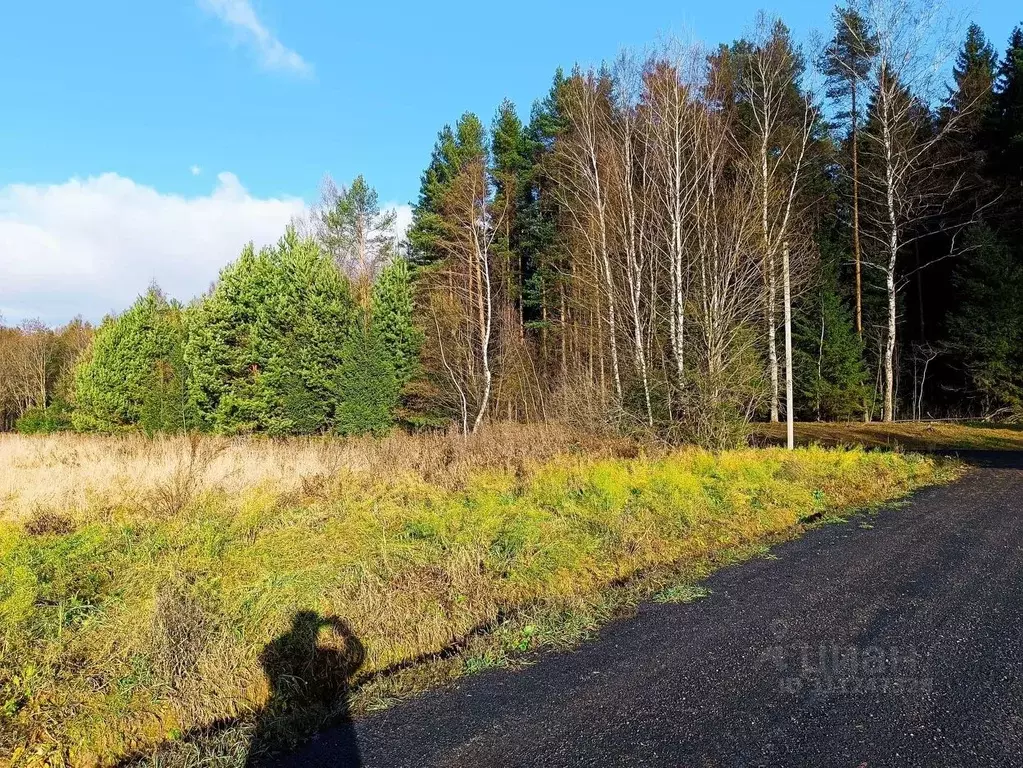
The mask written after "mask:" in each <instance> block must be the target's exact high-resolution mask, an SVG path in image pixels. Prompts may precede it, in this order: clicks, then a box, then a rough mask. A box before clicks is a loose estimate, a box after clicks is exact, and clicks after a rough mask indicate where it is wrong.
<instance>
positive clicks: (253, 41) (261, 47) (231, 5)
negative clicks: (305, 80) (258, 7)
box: [199, 0, 313, 76]
mask: <svg viewBox="0 0 1023 768" xmlns="http://www.w3.org/2000/svg"><path fill="white" fill-rule="evenodd" d="M199 5H200V6H201V7H203V8H204V9H205V10H207V11H208V12H209V13H212V14H213V15H214V16H216V17H217V18H218V19H220V20H221V21H222V22H223V23H224V24H226V25H227V26H228V27H230V28H231V29H232V30H234V31H235V33H236V34H237V35H238V36H239V38H240V39H241V40H243V41H245V43H246V44H248V45H250V46H252V48H253V49H254V50H255V52H256V54H257V55H258V56H259V60H260V62H261V63H262V64H263V66H264V67H266V68H267V69H272V70H276V71H281V72H291V73H292V74H296V75H302V76H309V75H312V73H313V68H312V65H311V64H310V63H309V62H307V61H306V60H305V59H303V58H302V57H301V56H300V55H299V54H298V53H297V52H295V51H293V50H291V49H290V48H288V47H287V46H285V45H284V44H283V43H282V42H281V41H280V40H278V39H277V36H276V35H274V33H273V32H271V31H270V30H269V29H267V28H266V26H265V25H264V24H263V22H262V21H260V20H259V17H258V16H257V15H256V11H255V10H254V9H253V8H252V3H251V2H250V0H199Z"/></svg>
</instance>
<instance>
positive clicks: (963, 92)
mask: <svg viewBox="0 0 1023 768" xmlns="http://www.w3.org/2000/svg"><path fill="white" fill-rule="evenodd" d="M997 64H998V56H997V54H995V49H994V47H993V46H992V45H991V44H990V43H989V42H988V41H987V38H986V37H984V32H983V30H981V28H980V27H979V26H977V25H976V24H971V25H970V27H969V29H968V30H967V31H966V40H964V41H963V47H962V48H960V49H959V54H958V55H957V56H956V62H955V66H954V68H953V70H952V78H953V80H954V83H955V84H954V86H953V87H950V88H949V100H948V102H949V103H948V106H949V111H950V112H951V113H952V114H958V115H961V116H962V120H963V123H964V124H963V125H960V126H959V130H960V131H961V132H962V133H965V134H967V135H968V136H971V137H976V136H977V134H979V133H980V131H981V128H982V127H983V125H984V123H985V121H987V120H988V119H989V116H990V112H991V109H992V107H993V102H994V84H995V67H996V65H997Z"/></svg>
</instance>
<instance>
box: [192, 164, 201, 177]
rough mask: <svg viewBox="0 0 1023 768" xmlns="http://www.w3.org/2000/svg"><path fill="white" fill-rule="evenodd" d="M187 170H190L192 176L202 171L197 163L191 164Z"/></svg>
mask: <svg viewBox="0 0 1023 768" xmlns="http://www.w3.org/2000/svg"><path fill="white" fill-rule="evenodd" d="M189 170H191V171H192V175H193V176H198V175H199V174H200V173H202V168H201V167H200V166H198V165H193V166H192V167H191V168H190V169H189Z"/></svg>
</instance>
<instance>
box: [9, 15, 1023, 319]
mask: <svg viewBox="0 0 1023 768" xmlns="http://www.w3.org/2000/svg"><path fill="white" fill-rule="evenodd" d="M6 5H7V7H6V8H5V9H4V12H3V14H4V22H3V24H2V25H0V94H2V97H3V99H2V104H3V116H4V119H3V120H0V313H3V315H4V316H5V318H6V320H7V321H8V322H11V321H18V320H21V319H24V318H25V317H28V316H32V315H41V316H42V317H43V318H44V319H45V320H48V321H50V322H58V321H61V320H63V319H66V318H67V317H70V316H71V315H73V314H75V313H76V312H78V311H81V312H83V313H84V314H85V315H86V316H87V317H89V318H90V319H98V317H100V316H101V315H102V314H103V313H104V312H106V311H110V310H116V309H120V308H122V307H123V305H124V304H125V303H127V302H128V301H130V300H131V297H132V296H134V295H135V293H137V292H138V291H139V290H141V289H143V288H144V287H145V285H144V283H145V282H147V281H148V280H149V279H153V278H156V279H159V280H160V281H161V282H165V281H166V282H168V283H169V284H170V285H169V287H170V288H171V289H172V292H177V293H185V294H189V295H191V294H193V293H195V292H197V291H201V290H203V289H204V288H205V286H206V285H207V284H208V283H209V281H210V280H211V279H213V278H214V277H215V275H216V271H217V269H219V267H220V266H222V265H223V264H224V263H225V262H226V261H227V260H228V259H229V258H230V257H231V254H235V253H237V251H238V249H239V248H240V246H241V245H242V243H243V242H244V240H246V239H249V238H252V239H255V240H257V241H265V240H268V239H271V238H272V237H273V233H274V232H276V231H278V230H279V229H280V228H282V227H283V223H284V222H286V221H287V219H288V217H290V216H291V215H293V214H294V213H295V212H296V211H297V210H300V209H301V205H302V201H310V200H312V199H314V198H315V195H316V190H317V187H318V185H319V182H320V180H321V178H322V177H323V175H324V173H328V172H329V173H330V174H331V175H332V176H334V177H335V178H336V179H337V180H338V181H345V180H348V179H350V178H352V177H353V176H354V175H355V174H357V173H364V174H365V175H366V177H367V179H368V180H369V181H370V183H371V184H373V185H374V186H375V187H376V188H377V189H378V191H379V193H380V198H381V200H383V201H387V202H389V203H394V204H401V203H407V202H409V201H411V200H413V199H414V197H415V195H416V192H417V188H418V179H419V174H420V172H421V170H422V168H423V166H424V164H425V163H426V162H427V160H428V157H429V152H430V149H431V147H432V144H433V141H434V138H435V136H436V133H437V130H438V129H439V128H440V127H441V125H443V124H444V123H445V122H451V121H453V120H454V119H456V118H457V117H458V115H460V114H461V113H462V112H464V111H466V110H474V111H476V112H478V113H479V114H480V115H481V116H482V117H484V119H485V120H487V121H489V119H490V117H491V116H492V115H493V112H494V110H495V108H496V106H497V105H498V103H499V102H500V101H501V99H502V98H504V97H506V96H507V97H509V98H511V99H512V100H513V101H515V102H516V103H517V104H518V105H519V108H520V112H521V113H522V114H523V115H527V114H528V110H529V105H530V103H531V102H532V101H533V100H534V99H535V98H537V97H538V96H541V95H542V94H543V93H544V92H545V91H546V89H547V87H548V86H549V83H550V79H551V76H552V74H553V72H554V69H555V68H556V67H557V66H559V65H562V66H566V67H567V66H570V65H571V64H572V63H573V62H576V61H582V62H597V61H600V60H601V59H605V58H611V57H613V56H614V54H615V53H616V52H617V51H618V50H619V49H620V48H622V47H623V46H642V45H645V44H648V43H652V42H654V41H656V39H657V38H658V36H659V35H664V34H669V33H682V34H684V35H688V36H691V37H693V38H696V39H699V40H703V41H706V42H718V41H727V40H731V39H734V38H735V37H737V36H739V35H741V34H742V33H743V32H744V31H746V30H747V29H748V28H749V26H750V24H751V23H752V20H753V18H754V16H755V14H756V12H757V10H759V9H761V8H763V9H765V10H767V11H769V12H774V13H777V14H779V15H781V16H782V18H784V19H785V20H786V21H787V22H788V24H789V25H790V27H791V28H792V29H793V31H794V33H795V34H796V36H797V38H806V37H807V36H808V35H809V34H810V32H811V30H813V29H818V30H826V28H827V25H828V23H829V14H830V4H829V3H816V2H815V3H808V2H794V1H793V0H784V1H783V2H774V3H769V4H768V3H764V2H758V1H756V0H740V1H738V2H718V3H709V2H698V3H697V2H678V1H677V0H676V1H675V2H667V1H666V0H648V1H647V2H645V3H630V4H622V3H607V2H581V1H579V0H570V1H567V2H566V1H562V2H536V1H534V0H528V1H520V2H518V3H514V4H507V3H469V2H447V3H421V2H416V3H412V2H408V3H366V2H360V3H353V2H347V1H346V0H333V1H331V0H173V1H172V0H146V2H139V1H138V0H100V1H99V2H95V3H83V2H79V1H77V0H76V1H74V2H72V0H51V1H50V2H35V3H24V2H22V3H13V2H12V3H8V4H6ZM958 7H959V8H960V9H961V10H963V12H964V13H965V15H966V16H967V17H968V18H970V19H974V20H976V21H977V22H978V23H980V24H981V26H982V27H983V28H984V29H985V32H987V34H988V35H989V37H991V38H992V39H993V40H994V42H995V45H996V47H997V48H998V49H999V50H1001V49H1002V48H1003V47H1004V44H1005V41H1006V39H1007V37H1008V35H1009V32H1010V30H1011V28H1012V26H1013V25H1014V24H1016V23H1019V22H1020V21H1021V17H1023V11H1021V10H1020V9H1019V6H1018V5H1017V3H1015V2H1009V0H986V1H985V2H983V3H979V4H976V5H974V6H972V8H971V6H969V5H959V6H958ZM509 9H511V10H509ZM68 207H71V208H72V210H71V212H70V219H72V220H73V221H74V222H75V223H74V226H73V227H71V230H73V231H70V232H69V231H68V230H67V228H66V227H63V225H62V224H61V221H62V220H64V219H65V218H68V216H66V215H65V213H66V212H67V209H68ZM175 217H176V218H175ZM218 222H222V223H223V226H222V227H221V226H218ZM189 228H191V229H192V230H194V231H191V230H190V231H189V232H188V233H187V234H188V236H187V237H185V238H184V239H183V240H182V242H177V240H178V239H181V238H180V237H179V236H180V235H181V232H182V230H183V229H189ZM250 229H251V231H249V230H250ZM99 230H102V231H99ZM150 232H151V233H152V235H151V236H150V235H149V233H150ZM26 243H27V245H26ZM118 249H120V250H122V251H125V252H124V253H120V254H117V255H110V253H108V251H111V250H118ZM204 249H205V250H204ZM193 251H202V252H199V253H196V252H193ZM5 266H6V267H9V271H10V273H11V274H12V275H14V277H15V279H14V280H4V279H3V272H4V271H5ZM130 281H135V282H139V281H141V282H142V284H141V285H134V284H130ZM114 283H116V286H115V285H114ZM180 297H181V298H188V297H189V296H188V295H183V296H180Z"/></svg>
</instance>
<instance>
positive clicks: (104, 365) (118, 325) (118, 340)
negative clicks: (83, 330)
mask: <svg viewBox="0 0 1023 768" xmlns="http://www.w3.org/2000/svg"><path fill="white" fill-rule="evenodd" d="M184 336H185V331H184V322H183V317H182V311H181V307H180V306H179V305H178V304H176V303H175V302H173V301H169V300H168V299H167V298H166V296H164V295H163V293H162V292H161V291H160V290H159V289H158V288H156V287H155V286H154V287H151V288H150V289H149V290H148V291H147V292H146V293H144V294H143V295H142V296H140V297H139V298H138V299H137V300H136V301H135V303H134V304H133V305H132V306H131V307H130V308H129V309H127V310H126V311H125V312H124V313H122V314H120V315H117V316H115V317H107V318H106V319H104V321H103V323H102V325H100V327H99V328H98V329H97V330H96V334H95V336H94V337H93V340H92V344H91V345H90V346H89V348H88V349H87V351H86V352H85V355H84V356H83V358H82V360H81V361H80V362H79V364H78V367H77V368H76V370H75V375H74V413H73V416H72V423H73V425H74V427H75V429H77V430H79V431H86V432H91V431H99V432H111V431H117V430H120V429H125V428H131V427H137V426H142V427H143V428H145V429H146V431H150V432H153V431H176V430H181V429H184V428H186V427H188V426H190V422H191V419H190V418H189V412H188V409H187V407H186V405H185V397H184V387H185V368H184V361H183V357H182V345H183V343H184Z"/></svg>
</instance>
